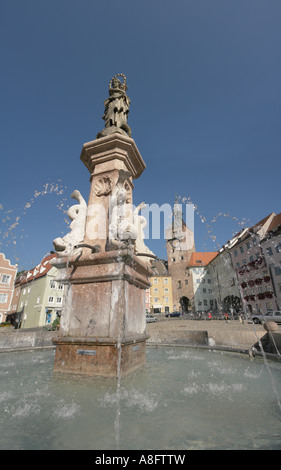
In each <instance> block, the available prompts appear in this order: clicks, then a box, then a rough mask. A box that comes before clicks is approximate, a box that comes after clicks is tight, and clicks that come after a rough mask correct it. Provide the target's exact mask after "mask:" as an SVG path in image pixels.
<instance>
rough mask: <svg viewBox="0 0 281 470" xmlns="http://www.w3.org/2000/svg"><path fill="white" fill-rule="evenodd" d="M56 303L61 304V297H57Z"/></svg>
mask: <svg viewBox="0 0 281 470" xmlns="http://www.w3.org/2000/svg"><path fill="white" fill-rule="evenodd" d="M56 303H57V304H59V305H61V304H62V298H61V297H57V300H56Z"/></svg>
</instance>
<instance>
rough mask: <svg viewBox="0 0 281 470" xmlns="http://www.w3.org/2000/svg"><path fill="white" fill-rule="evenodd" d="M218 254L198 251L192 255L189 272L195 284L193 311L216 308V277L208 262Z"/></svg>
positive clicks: (191, 280)
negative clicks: (213, 275) (214, 277)
mask: <svg viewBox="0 0 281 470" xmlns="http://www.w3.org/2000/svg"><path fill="white" fill-rule="evenodd" d="M216 255H217V253H216V252H198V253H193V254H192V255H191V258H190V262H189V274H190V282H192V285H193V297H192V298H191V311H192V312H200V311H201V312H202V311H206V310H213V309H214V308H215V294H214V279H213V277H212V273H211V268H210V267H209V266H208V264H209V263H210V261H211V260H212V259H213V258H215V256H216Z"/></svg>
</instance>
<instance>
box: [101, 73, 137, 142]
mask: <svg viewBox="0 0 281 470" xmlns="http://www.w3.org/2000/svg"><path fill="white" fill-rule="evenodd" d="M119 76H122V77H123V79H124V81H123V83H122V82H121V81H120V80H119V79H118V78H117V77H119ZM126 90H127V86H126V77H125V75H123V74H121V73H119V74H117V75H115V76H114V77H113V79H112V80H111V81H110V83H109V98H107V99H106V100H105V102H104V106H105V110H104V115H103V117H102V118H103V119H104V121H105V128H104V129H103V130H102V131H101V132H99V133H98V134H97V139H99V138H100V137H105V136H107V135H110V134H114V133H116V132H117V133H119V134H123V135H128V136H129V137H131V135H132V132H131V129H130V127H129V126H128V123H127V120H128V114H129V107H130V103H131V101H130V98H129V97H128V96H127V94H126Z"/></svg>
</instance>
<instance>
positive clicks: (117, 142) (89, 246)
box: [53, 133, 152, 376]
mask: <svg viewBox="0 0 281 470" xmlns="http://www.w3.org/2000/svg"><path fill="white" fill-rule="evenodd" d="M80 158H81V160H82V162H83V163H84V164H85V165H86V167H87V168H88V170H89V172H90V175H91V177H90V182H91V188H90V194H89V201H88V209H87V216H86V221H85V231H84V239H83V240H81V243H79V244H76V245H75V246H74V247H73V246H72V247H71V250H68V251H67V250H65V251H64V252H62V256H60V257H59V258H58V259H56V260H55V261H54V264H55V265H56V267H57V268H58V269H59V272H60V274H59V277H58V279H60V280H61V281H62V282H63V283H64V289H65V298H64V307H63V311H62V317H61V326H60V332H59V336H58V337H57V338H56V339H54V340H53V341H54V344H55V345H56V354H55V363H54V371H56V372H64V373H76V374H87V375H102V376H117V375H119V373H120V374H121V376H124V375H126V374H128V373H130V372H132V371H134V370H135V369H137V368H138V367H140V366H142V365H143V364H144V363H145V361H146V339H147V335H146V318H145V290H146V289H147V288H148V287H149V286H150V282H149V277H150V276H151V275H152V271H151V269H150V264H149V257H148V258H147V260H145V258H143V257H139V256H137V253H136V244H135V243H134V241H133V242H132V241H131V240H125V241H124V240H123V241H120V240H114V237H112V236H111V235H110V234H111V229H112V227H111V226H110V224H111V213H112V210H111V202H112V200H113V198H114V197H117V196H116V195H118V191H119V190H120V189H121V191H124V190H125V192H126V200H127V201H129V202H131V201H132V189H133V183H132V180H133V179H135V178H138V177H139V176H140V175H141V173H142V172H143V170H144V169H145V163H144V161H143V159H142V157H141V155H140V153H139V151H138V149H137V146H136V144H135V142H134V140H133V139H132V138H130V137H128V136H127V135H123V134H120V133H113V134H109V135H106V136H104V137H100V138H97V139H95V140H94V141H92V142H88V143H86V144H84V145H83V149H82V152H81V157H80ZM79 194H80V193H79ZM73 197H74V196H73ZM74 207H75V206H74ZM77 212H78V211H77ZM60 240H61V239H60Z"/></svg>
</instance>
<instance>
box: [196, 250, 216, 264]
mask: <svg viewBox="0 0 281 470" xmlns="http://www.w3.org/2000/svg"><path fill="white" fill-rule="evenodd" d="M217 254H218V253H217V251H215V252H213V251H212V252H204V251H203V252H198V253H192V255H191V258H190V261H189V266H194V267H195V266H197V267H198V266H207V264H208V263H210V261H212V259H214V258H215V257H216V256H217Z"/></svg>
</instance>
